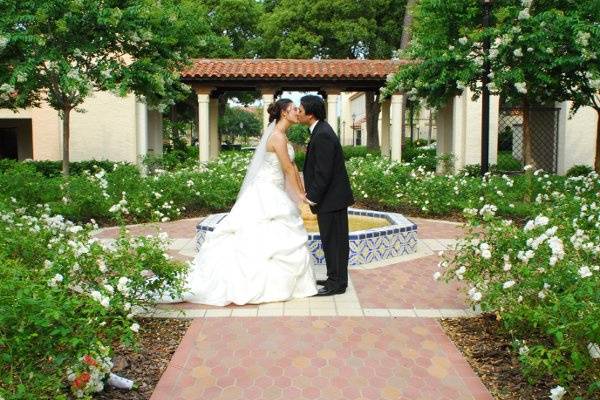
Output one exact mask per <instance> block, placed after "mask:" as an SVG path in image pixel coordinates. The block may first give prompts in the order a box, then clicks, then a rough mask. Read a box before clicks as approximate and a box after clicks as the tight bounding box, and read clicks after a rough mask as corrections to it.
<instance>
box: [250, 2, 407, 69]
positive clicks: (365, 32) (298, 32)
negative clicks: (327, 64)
mask: <svg viewBox="0 0 600 400" xmlns="http://www.w3.org/2000/svg"><path fill="white" fill-rule="evenodd" d="M405 4H406V0H371V1H352V0H333V1H332V0H318V1H315V0H282V1H278V2H273V4H272V5H270V7H269V9H270V10H271V11H270V12H269V13H267V14H265V16H264V18H263V19H262V21H261V23H260V28H261V34H262V39H263V41H262V45H263V46H262V48H261V54H262V55H263V57H284V58H312V57H315V56H319V57H322V58H373V59H378V58H390V57H391V56H392V53H393V52H394V51H395V50H396V49H398V48H399V47H400V39H401V37H402V24H401V21H402V19H403V17H404V10H405Z"/></svg>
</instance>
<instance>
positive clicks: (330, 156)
mask: <svg viewBox="0 0 600 400" xmlns="http://www.w3.org/2000/svg"><path fill="white" fill-rule="evenodd" d="M331 119H334V117H332V118H331ZM298 121H299V122H300V123H301V124H303V125H308V126H309V129H310V141H309V143H308V147H307V149H306V159H305V161H304V169H303V173H304V186H305V188H306V199H307V202H308V204H309V205H310V209H311V211H312V212H313V213H314V214H317V222H318V224H319V231H320V234H321V242H322V243H323V252H324V253H325V262H326V263H327V280H324V281H323V280H318V281H317V284H318V285H321V286H323V287H322V288H319V291H318V293H317V296H331V295H334V294H341V293H344V292H345V291H346V287H347V286H348V253H349V252H350V246H349V244H348V206H350V205H351V204H353V203H354V197H353V196H352V189H351V188H350V180H349V179H348V172H346V165H345V164H344V154H343V152H342V146H341V145H340V141H339V139H338V137H337V136H336V134H335V132H334V131H333V129H332V128H331V125H329V124H328V123H327V122H326V121H325V103H324V102H323V100H322V99H321V98H320V97H319V96H315V95H307V96H304V97H302V98H301V99H300V109H299V113H298Z"/></svg>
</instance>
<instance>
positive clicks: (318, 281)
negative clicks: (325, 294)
mask: <svg viewBox="0 0 600 400" xmlns="http://www.w3.org/2000/svg"><path fill="white" fill-rule="evenodd" d="M317 285H319V286H325V285H327V279H317Z"/></svg>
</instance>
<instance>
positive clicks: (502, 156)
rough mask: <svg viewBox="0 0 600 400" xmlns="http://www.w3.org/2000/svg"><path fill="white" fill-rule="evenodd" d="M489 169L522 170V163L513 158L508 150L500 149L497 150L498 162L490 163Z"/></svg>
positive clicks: (498, 170) (503, 170)
mask: <svg viewBox="0 0 600 400" xmlns="http://www.w3.org/2000/svg"><path fill="white" fill-rule="evenodd" d="M490 170H491V171H495V172H498V173H502V172H515V171H522V170H523V163H521V161H519V160H517V159H516V158H514V157H513V155H512V153H511V152H510V151H508V152H507V151H501V152H498V163H497V164H496V165H491V166H490Z"/></svg>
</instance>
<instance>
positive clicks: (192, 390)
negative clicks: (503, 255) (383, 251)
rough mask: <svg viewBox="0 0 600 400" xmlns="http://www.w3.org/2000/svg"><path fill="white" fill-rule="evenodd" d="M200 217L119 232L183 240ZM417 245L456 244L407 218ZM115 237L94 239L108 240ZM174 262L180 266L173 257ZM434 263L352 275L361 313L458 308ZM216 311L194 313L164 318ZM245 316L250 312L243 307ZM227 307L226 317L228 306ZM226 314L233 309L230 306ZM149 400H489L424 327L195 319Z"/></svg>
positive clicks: (337, 320)
mask: <svg viewBox="0 0 600 400" xmlns="http://www.w3.org/2000/svg"><path fill="white" fill-rule="evenodd" d="M200 220H201V218H194V219H188V220H181V221H175V222H168V223H162V224H146V225H138V226H130V227H128V228H129V230H130V233H131V234H133V235H146V234H156V232H157V230H156V228H157V227H160V230H161V231H163V232H167V233H168V234H169V237H171V238H173V239H176V238H193V237H194V235H195V232H196V225H197V224H198V222H199V221H200ZM411 220H412V221H414V222H415V223H416V224H417V225H418V236H419V239H457V238H460V237H462V236H463V235H464V229H463V228H462V227H461V226H459V225H455V224H447V223H443V222H439V223H438V222H435V221H427V220H423V219H421V218H411ZM117 234H118V230H117V229H116V228H109V229H106V230H104V231H102V232H101V233H99V234H98V235H97V237H99V238H114V237H116V236H117ZM169 253H170V254H171V255H173V256H174V257H176V258H178V259H189V257H185V256H182V255H180V254H178V253H177V252H174V251H171V250H169ZM439 259H440V258H439V257H438V256H437V255H434V256H428V257H423V258H421V259H416V260H411V261H406V262H403V263H398V264H394V265H390V266H388V267H382V268H377V269H373V270H352V271H351V277H352V281H353V283H354V287H355V289H356V291H357V294H358V297H359V300H360V303H361V306H362V307H363V308H434V309H440V308H445V309H448V308H461V309H462V308H465V307H466V305H465V302H464V300H463V299H464V297H463V296H462V295H461V294H459V293H458V289H459V285H457V284H455V283H454V284H450V285H446V284H444V283H442V282H435V281H434V280H433V278H432V275H433V273H434V272H435V271H436V270H437V263H438V261H439ZM198 307H201V308H218V307H209V306H199V305H196V304H187V303H182V304H177V305H165V306H164V308H166V309H173V308H175V309H194V308H198ZM247 307H255V306H254V305H252V306H247ZM232 308H234V307H233V306H232ZM235 308H243V307H239V306H235ZM151 399H152V400H163V399H165V400H167V399H168V400H187V399H202V400H205V399H206V400H209V399H210V400H212V399H240V400H241V399H243V400H252V399H261V400H268V399H274V400H275V399H285V400H296V399H297V400H303V399H328V400H335V399H344V400H353V399H394V400H433V399H435V400H462V399H465V400H491V399H492V397H491V395H490V394H489V392H488V391H487V389H486V388H485V387H484V386H483V384H482V383H481V381H480V379H479V378H478V377H477V376H476V375H475V373H474V372H473V370H472V369H471V367H470V366H469V365H468V363H467V362H466V361H465V359H464V358H463V357H462V355H461V354H460V353H459V352H458V350H457V349H456V348H455V346H454V345H453V344H452V342H451V341H450V340H449V339H448V338H447V337H446V336H445V335H444V333H443V331H442V330H441V328H440V327H439V325H438V323H437V322H436V321H435V320H434V319H425V318H378V317H362V318H345V317H328V318H317V317H263V318H261V317H252V318H232V317H228V318H202V319H197V320H195V321H194V322H193V324H192V326H191V327H190V329H189V330H188V332H187V333H186V335H185V337H184V338H183V340H182V342H181V344H180V346H179V348H178V350H177V352H176V353H175V355H174V357H173V359H172V360H171V362H170V364H169V366H168V368H167V370H166V371H165V373H164V374H163V376H162V378H161V380H160V382H159V383H158V385H157V387H156V390H155V392H154V394H153V396H152V398H151Z"/></svg>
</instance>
